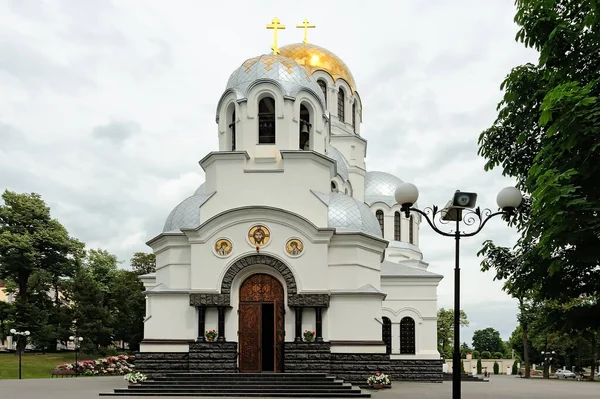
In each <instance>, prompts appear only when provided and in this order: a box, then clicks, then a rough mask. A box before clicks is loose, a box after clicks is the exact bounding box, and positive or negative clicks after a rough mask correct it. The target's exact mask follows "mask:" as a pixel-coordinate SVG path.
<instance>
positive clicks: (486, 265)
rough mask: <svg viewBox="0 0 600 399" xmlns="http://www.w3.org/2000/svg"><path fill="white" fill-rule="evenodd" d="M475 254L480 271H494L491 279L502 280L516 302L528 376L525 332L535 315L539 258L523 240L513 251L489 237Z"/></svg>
mask: <svg viewBox="0 0 600 399" xmlns="http://www.w3.org/2000/svg"><path fill="white" fill-rule="evenodd" d="M477 255H478V256H483V257H484V258H483V261H482V262H481V270H482V271H488V270H492V269H493V270H495V272H496V275H495V276H494V280H505V283H504V286H503V287H502V289H503V290H504V291H505V292H507V293H508V294H510V295H511V296H512V297H513V298H515V299H517V301H518V302H519V313H518V315H517V319H518V321H519V327H520V329H521V330H520V337H521V340H522V343H521V345H519V347H521V348H522V352H520V353H521V354H522V355H523V359H524V360H525V378H529V377H530V373H531V367H530V361H529V340H528V338H527V335H528V332H529V326H530V324H531V323H532V322H533V318H534V310H533V308H534V306H533V302H532V301H533V299H532V298H537V297H538V295H537V294H538V293H539V282H536V281H535V280H534V279H535V277H534V276H532V270H534V269H535V267H536V265H537V262H539V261H540V259H539V257H537V256H536V255H535V253H534V251H533V250H532V247H531V245H525V244H523V243H522V244H521V245H520V246H519V247H518V249H516V250H514V251H513V250H510V249H509V248H506V247H500V246H496V245H494V243H493V242H492V241H490V240H487V241H484V243H483V247H482V249H481V250H480V251H479V252H478V254H477ZM532 279H533V280H532ZM513 344H514V343H513Z"/></svg>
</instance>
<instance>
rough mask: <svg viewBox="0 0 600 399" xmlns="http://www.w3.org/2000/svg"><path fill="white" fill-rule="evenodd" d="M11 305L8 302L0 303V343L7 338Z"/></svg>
mask: <svg viewBox="0 0 600 399" xmlns="http://www.w3.org/2000/svg"><path fill="white" fill-rule="evenodd" d="M12 314H13V305H12V304H10V303H8V302H0V343H1V342H4V340H5V339H6V337H7V336H8V330H9V329H8V328H7V323H8V322H9V321H10V320H11V317H12Z"/></svg>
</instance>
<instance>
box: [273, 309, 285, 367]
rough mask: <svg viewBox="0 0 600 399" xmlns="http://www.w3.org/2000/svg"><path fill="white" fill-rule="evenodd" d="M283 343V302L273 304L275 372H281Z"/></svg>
mask: <svg viewBox="0 0 600 399" xmlns="http://www.w3.org/2000/svg"><path fill="white" fill-rule="evenodd" d="M284 342H285V308H284V304H283V301H279V302H275V372H276V373H277V372H283V346H284Z"/></svg>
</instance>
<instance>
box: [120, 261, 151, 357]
mask: <svg viewBox="0 0 600 399" xmlns="http://www.w3.org/2000/svg"><path fill="white" fill-rule="evenodd" d="M112 292H113V295H114V299H115V301H114V317H115V319H114V323H115V324H114V326H115V327H114V339H115V340H120V341H122V342H123V343H125V342H127V343H129V349H130V350H138V349H139V343H140V342H141V341H142V339H143V337H144V316H145V312H146V299H145V296H144V294H143V292H144V285H143V284H142V283H141V282H140V280H139V278H138V274H137V273H136V272H131V271H128V270H118V271H117V273H116V275H115V278H114V283H113V288H112Z"/></svg>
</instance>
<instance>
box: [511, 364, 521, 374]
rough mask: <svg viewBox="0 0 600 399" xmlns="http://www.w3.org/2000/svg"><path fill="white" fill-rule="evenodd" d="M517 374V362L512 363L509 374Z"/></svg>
mask: <svg viewBox="0 0 600 399" xmlns="http://www.w3.org/2000/svg"><path fill="white" fill-rule="evenodd" d="M518 372H519V370H518V369H517V362H514V363H513V366H512V370H511V373H512V375H517V373H518Z"/></svg>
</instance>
